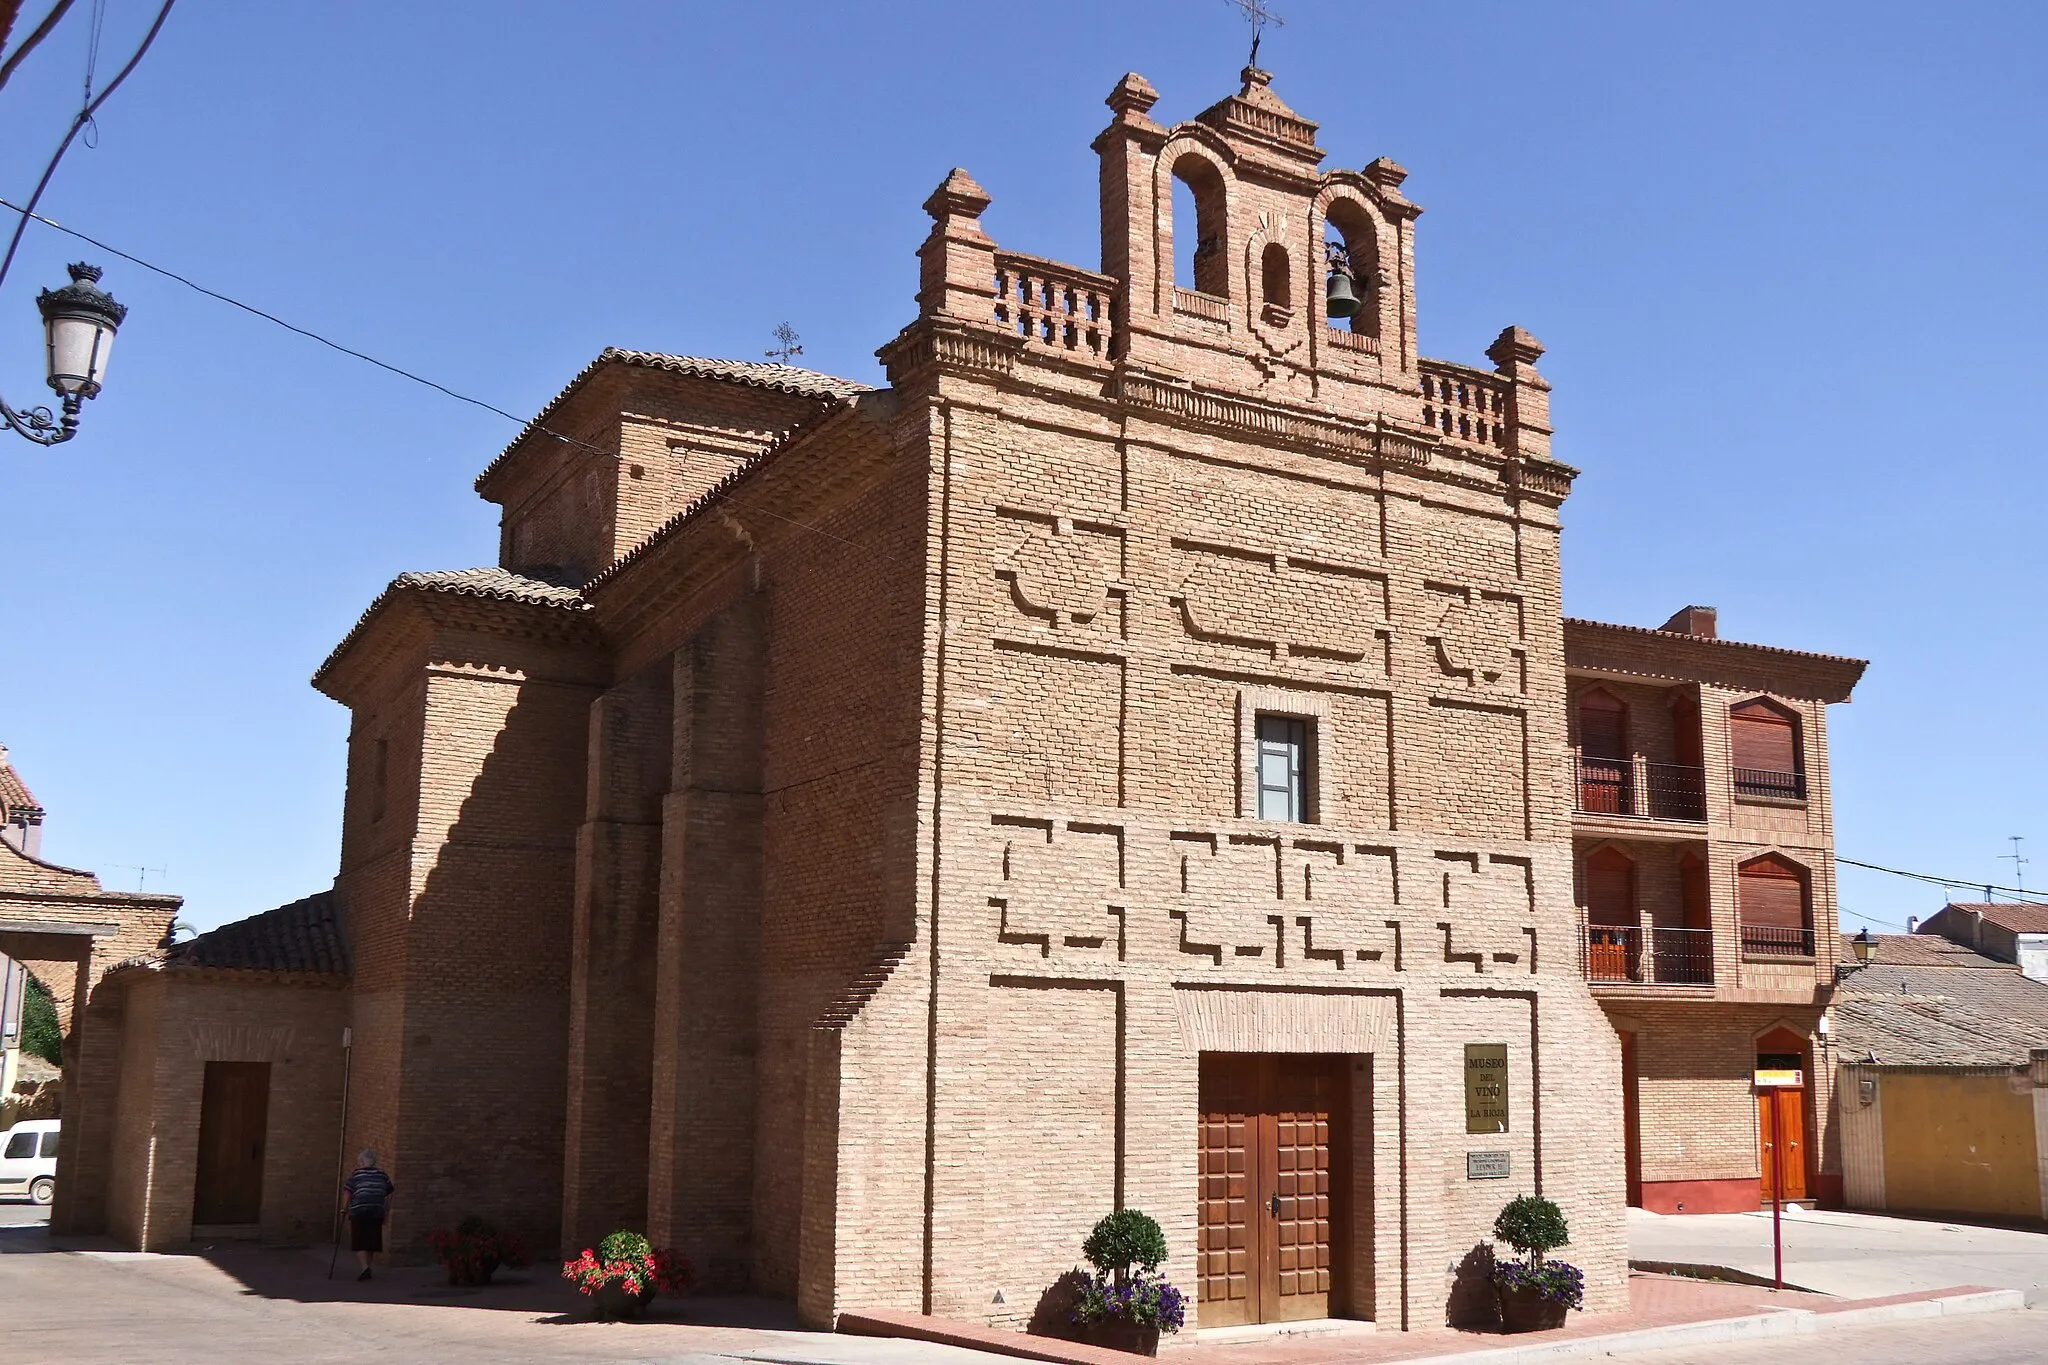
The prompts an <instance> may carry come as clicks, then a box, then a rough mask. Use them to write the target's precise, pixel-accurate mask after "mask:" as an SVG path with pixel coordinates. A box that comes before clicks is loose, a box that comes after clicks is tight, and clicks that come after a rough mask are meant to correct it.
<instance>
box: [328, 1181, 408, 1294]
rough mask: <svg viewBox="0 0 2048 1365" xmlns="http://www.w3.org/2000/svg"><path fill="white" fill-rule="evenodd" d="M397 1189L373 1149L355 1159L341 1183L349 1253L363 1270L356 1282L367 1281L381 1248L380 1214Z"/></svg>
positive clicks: (387, 1206)
mask: <svg viewBox="0 0 2048 1365" xmlns="http://www.w3.org/2000/svg"><path fill="white" fill-rule="evenodd" d="M397 1189H398V1187H397V1186H396V1185H393V1184H392V1183H391V1177H390V1176H388V1175H386V1174H384V1172H383V1171H382V1170H380V1169H378V1166H377V1153H376V1151H375V1150H374V1149H371V1150H369V1151H365V1152H364V1153H363V1154H362V1155H360V1156H358V1157H357V1158H356V1168H355V1169H354V1170H353V1171H350V1172H349V1175H348V1179H346V1180H344V1181H342V1182H341V1192H342V1197H343V1199H344V1200H345V1201H346V1202H347V1206H348V1246H349V1250H351V1251H353V1252H355V1254H356V1263H357V1264H358V1265H360V1266H362V1268H363V1271H362V1274H360V1275H358V1276H356V1278H357V1279H358V1280H367V1279H369V1278H370V1258H371V1257H372V1256H374V1255H376V1254H377V1253H378V1252H380V1251H382V1250H383V1249H384V1215H385V1214H386V1213H387V1212H388V1211H389V1210H390V1207H391V1196H392V1195H393V1194H394V1193H395V1192H396V1191H397Z"/></svg>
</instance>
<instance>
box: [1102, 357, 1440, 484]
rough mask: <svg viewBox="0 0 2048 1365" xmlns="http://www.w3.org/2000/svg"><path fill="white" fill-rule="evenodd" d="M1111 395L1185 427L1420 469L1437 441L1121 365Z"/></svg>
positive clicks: (1374, 424)
mask: <svg viewBox="0 0 2048 1365" xmlns="http://www.w3.org/2000/svg"><path fill="white" fill-rule="evenodd" d="M1115 395H1116V397H1117V399H1118V400H1119V401H1120V402H1122V403H1124V404H1125V405H1126V406H1129V407H1134V408H1143V409H1147V410H1149V411H1152V412H1157V413H1163V414H1165V415H1167V416H1169V417H1173V418H1176V419H1178V420H1179V421H1182V422H1186V423H1187V424H1188V425H1190V426H1198V427H1207V428H1209V429H1210V430H1212V431H1224V432H1229V433H1232V434H1236V435H1247V436H1253V437H1257V438H1260V439H1264V440H1269V441H1275V442H1278V443H1280V444H1284V445H1289V446H1296V447H1307V448H1309V449H1312V450H1316V451H1319V452H1321V453H1325V454H1332V455H1337V456H1339V457H1342V458H1346V459H1366V460H1377V461H1382V462H1384V463H1387V464H1398V465H1407V466H1411V467H1414V468H1418V469H1419V468H1421V467H1423V466H1425V465H1427V464H1428V463H1429V459H1430V452H1431V451H1432V450H1434V449H1435V447H1436V445H1437V441H1436V440H1435V438H1434V437H1432V436H1430V435H1428V434H1427V433H1424V432H1419V431H1416V432H1411V431H1407V430H1404V429H1402V428H1399V427H1393V426H1388V425H1386V424H1384V423H1365V422H1347V421H1344V420H1342V419H1340V418H1335V417H1327V416H1323V415H1321V414H1317V413H1311V412H1303V411H1300V410H1298V409H1291V408H1282V407H1276V406H1273V405H1271V404H1267V403H1258V402H1253V401H1251V400H1249V399H1244V398H1232V397H1229V396H1227V395H1225V394H1220V393H1212V392H1209V391H1207V390H1203V389H1196V388H1193V387H1191V386H1189V385H1186V384H1179V383H1175V382H1172V381H1170V380H1166V379H1161V378H1158V377H1155V376H1152V375H1147V374H1141V373H1138V372H1135V371H1130V370H1126V371H1124V372H1123V373H1121V374H1119V375H1118V376H1117V378H1116V388H1115Z"/></svg>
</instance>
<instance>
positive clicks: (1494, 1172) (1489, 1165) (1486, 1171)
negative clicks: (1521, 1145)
mask: <svg viewBox="0 0 2048 1365" xmlns="http://www.w3.org/2000/svg"><path fill="white" fill-rule="evenodd" d="M1465 1178H1466V1179H1467V1180H1506V1179H1507V1178H1508V1154H1507V1153H1506V1152H1467V1153H1465Z"/></svg>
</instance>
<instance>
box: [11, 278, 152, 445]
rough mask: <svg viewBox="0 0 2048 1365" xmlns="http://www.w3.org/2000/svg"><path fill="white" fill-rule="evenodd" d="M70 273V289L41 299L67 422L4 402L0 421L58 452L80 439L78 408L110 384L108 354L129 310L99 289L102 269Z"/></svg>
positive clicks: (54, 381) (52, 375)
mask: <svg viewBox="0 0 2048 1365" xmlns="http://www.w3.org/2000/svg"><path fill="white" fill-rule="evenodd" d="M69 269H70V271H71V283H69V284H67V285H65V286H64V287H63V288H62V289H45V290H44V291H43V292H42V293H40V294H38V295H37V296H36V308H37V309H38V310H39V311H40V312H41V313H42V315H43V341H44V350H45V353H46V355H47V357H48V366H49V381H50V387H51V388H52V389H53V390H55V391H56V394H57V396H58V397H59V398H61V399H63V400H64V413H63V416H61V417H52V416H51V415H50V410H49V409H48V408H30V409H28V410H27V411H26V412H17V411H16V410H15V409H13V408H11V407H9V406H7V401H6V400H5V399H4V398H0V416H4V417H6V419H7V425H8V426H10V427H13V428H14V429H15V431H16V432H18V433H19V434H21V435H23V436H26V437H27V438H28V439H29V440H31V441H34V442H35V443H36V444H37V445H45V446H53V445H56V444H58V443H59V442H62V441H68V440H70V439H71V438H72V437H73V436H76V435H77V434H78V409H79V406H80V405H81V404H83V403H84V402H85V400H86V399H88V398H91V397H92V396H93V395H94V394H96V393H98V392H99V391H100V386H101V385H102V384H103V383H105V382H106V377H107V352H108V351H110V350H111V349H113V345H114V333H115V332H117V331H119V330H120V327H121V320H122V319H123V318H126V317H127V316H128V309H127V308H126V307H125V306H124V305H122V304H118V303H116V302H114V299H113V296H112V295H111V294H109V293H107V291H106V290H104V289H101V288H100V287H99V279H100V268H99V267H98V266H96V265H85V264H83V263H80V264H78V265H73V266H71V267H69Z"/></svg>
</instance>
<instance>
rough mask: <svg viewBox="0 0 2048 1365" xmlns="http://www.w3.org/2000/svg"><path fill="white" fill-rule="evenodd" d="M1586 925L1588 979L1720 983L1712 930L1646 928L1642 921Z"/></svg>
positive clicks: (1583, 945)
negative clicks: (1717, 981) (1715, 968)
mask: <svg viewBox="0 0 2048 1365" xmlns="http://www.w3.org/2000/svg"><path fill="white" fill-rule="evenodd" d="M1582 927H1583V929H1584V934H1583V937H1582V938H1581V941H1580V967H1581V969H1582V970H1583V971H1584V973H1585V976H1586V980H1588V981H1592V982H1596V983H1599V982H1605V983H1608V984H1610V985H1637V986H1711V985H1713V984H1714V931H1713V930H1711V929H1660V928H1655V927H1651V928H1647V929H1646V928H1644V927H1643V926H1641V925H1636V924H1588V925H1584V926H1582Z"/></svg>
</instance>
